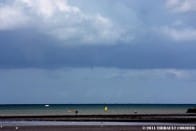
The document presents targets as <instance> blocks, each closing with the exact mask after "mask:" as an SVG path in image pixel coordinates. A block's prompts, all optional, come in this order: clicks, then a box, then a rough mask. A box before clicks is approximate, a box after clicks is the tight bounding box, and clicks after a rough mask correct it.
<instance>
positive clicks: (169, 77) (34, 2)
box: [0, 0, 196, 104]
mask: <svg viewBox="0 0 196 131" xmlns="http://www.w3.org/2000/svg"><path fill="white" fill-rule="evenodd" d="M195 21H196V1H195V0H148V1H145V0H1V1H0V104H38V103H63V104H66V103H196V95H195V92H196V22H195Z"/></svg>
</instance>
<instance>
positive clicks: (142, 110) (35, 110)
mask: <svg viewBox="0 0 196 131" xmlns="http://www.w3.org/2000/svg"><path fill="white" fill-rule="evenodd" d="M192 107H196V104H49V105H45V104H26V105H18V104H17V105H0V115H1V116H2V115H74V114H75V111H76V110H77V111H78V114H82V115H90V114H95V115H96V114H136V113H137V114H183V113H186V111H187V109H188V108H192Z"/></svg>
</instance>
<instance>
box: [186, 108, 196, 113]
mask: <svg viewBox="0 0 196 131" xmlns="http://www.w3.org/2000/svg"><path fill="white" fill-rule="evenodd" d="M186 113H196V107H194V108H189V109H188V110H187V112H186Z"/></svg>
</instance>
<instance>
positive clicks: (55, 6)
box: [0, 0, 127, 44]
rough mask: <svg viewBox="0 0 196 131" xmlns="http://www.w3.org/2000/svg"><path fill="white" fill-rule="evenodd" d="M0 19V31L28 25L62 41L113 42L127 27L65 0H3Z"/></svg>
mask: <svg viewBox="0 0 196 131" xmlns="http://www.w3.org/2000/svg"><path fill="white" fill-rule="evenodd" d="M0 21H1V24H0V30H13V29H18V28H25V27H30V28H35V29H37V30H38V31H40V32H42V33H44V34H49V35H51V36H52V37H54V38H58V39H60V40H62V41H68V40H74V39H75V40H76V42H77V43H86V44H93V43H97V42H102V43H106V44H113V43H116V42H117V41H126V40H127V38H126V35H127V34H126V33H127V30H126V29H125V28H121V26H120V25H118V23H114V22H113V21H112V20H111V19H110V18H108V17H106V16H103V15H102V14H100V13H99V12H97V13H93V14H92V13H89V12H84V11H82V10H81V9H80V8H79V7H76V6H73V5H70V4H69V1H68V0H55V1H53V0H41V1H40V0H14V1H6V2H3V3H1V4H0ZM123 37H124V38H123Z"/></svg>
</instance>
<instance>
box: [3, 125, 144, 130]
mask: <svg viewBox="0 0 196 131" xmlns="http://www.w3.org/2000/svg"><path fill="white" fill-rule="evenodd" d="M16 130H18V131H142V127H141V126H18V127H15V126H10V127H3V128H0V131H16Z"/></svg>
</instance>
